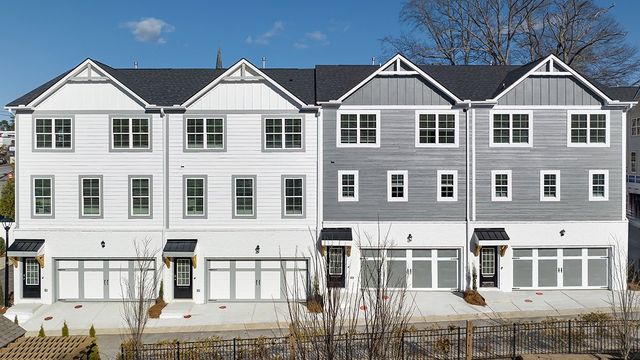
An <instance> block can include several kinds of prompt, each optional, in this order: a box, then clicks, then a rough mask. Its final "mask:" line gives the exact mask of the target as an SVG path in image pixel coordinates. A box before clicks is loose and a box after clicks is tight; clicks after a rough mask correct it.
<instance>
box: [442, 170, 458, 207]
mask: <svg viewBox="0 0 640 360" xmlns="http://www.w3.org/2000/svg"><path fill="white" fill-rule="evenodd" d="M437 175H438V195H437V199H438V201H457V200H458V191H457V187H458V172H457V171H456V170H438V173H437Z"/></svg>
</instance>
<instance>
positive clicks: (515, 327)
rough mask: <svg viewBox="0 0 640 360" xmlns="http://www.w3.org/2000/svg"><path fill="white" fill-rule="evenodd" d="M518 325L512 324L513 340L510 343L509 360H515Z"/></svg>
mask: <svg viewBox="0 0 640 360" xmlns="http://www.w3.org/2000/svg"><path fill="white" fill-rule="evenodd" d="M517 327H518V324H517V323H513V339H512V341H511V346H512V347H511V350H512V352H511V358H512V359H515V358H516V336H518V329H517Z"/></svg>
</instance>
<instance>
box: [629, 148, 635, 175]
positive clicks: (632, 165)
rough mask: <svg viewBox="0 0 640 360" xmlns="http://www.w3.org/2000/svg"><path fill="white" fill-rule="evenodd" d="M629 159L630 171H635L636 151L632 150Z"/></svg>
mask: <svg viewBox="0 0 640 360" xmlns="http://www.w3.org/2000/svg"><path fill="white" fill-rule="evenodd" d="M629 161H630V163H631V170H630V172H632V173H634V174H635V173H636V152H635V151H632V152H631V154H630V156H629Z"/></svg>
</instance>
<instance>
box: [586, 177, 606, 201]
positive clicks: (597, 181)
mask: <svg viewBox="0 0 640 360" xmlns="http://www.w3.org/2000/svg"><path fill="white" fill-rule="evenodd" d="M606 200H609V170H589V201H606Z"/></svg>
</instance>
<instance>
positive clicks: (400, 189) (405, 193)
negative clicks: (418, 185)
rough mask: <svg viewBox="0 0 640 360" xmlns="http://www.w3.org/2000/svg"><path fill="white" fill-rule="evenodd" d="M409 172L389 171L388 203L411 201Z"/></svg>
mask: <svg viewBox="0 0 640 360" xmlns="http://www.w3.org/2000/svg"><path fill="white" fill-rule="evenodd" d="M408 182H409V172H408V171H407V170H394V171H387V201H407V200H409V184H408Z"/></svg>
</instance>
